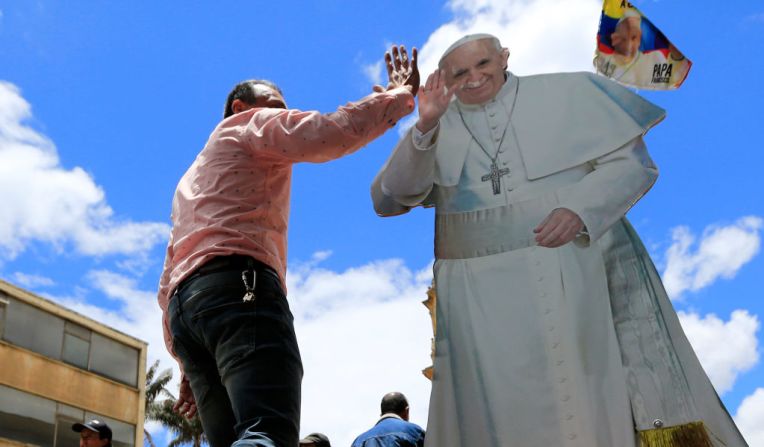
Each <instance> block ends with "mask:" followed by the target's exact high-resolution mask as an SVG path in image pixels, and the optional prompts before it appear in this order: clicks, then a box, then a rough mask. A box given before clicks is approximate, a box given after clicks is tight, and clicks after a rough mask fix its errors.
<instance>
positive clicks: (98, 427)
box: [72, 419, 112, 447]
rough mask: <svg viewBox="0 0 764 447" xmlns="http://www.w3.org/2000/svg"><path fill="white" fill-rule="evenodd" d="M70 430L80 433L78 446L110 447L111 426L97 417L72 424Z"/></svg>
mask: <svg viewBox="0 0 764 447" xmlns="http://www.w3.org/2000/svg"><path fill="white" fill-rule="evenodd" d="M72 431H74V432H77V433H79V434H80V447H111V436H112V434H111V428H109V426H108V425H107V424H106V422H103V421H101V420H98V419H93V420H92V421H88V422H85V423H79V422H78V423H76V424H72Z"/></svg>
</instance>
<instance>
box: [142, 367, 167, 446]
mask: <svg viewBox="0 0 764 447" xmlns="http://www.w3.org/2000/svg"><path fill="white" fill-rule="evenodd" d="M158 369H159V360H157V361H156V362H154V364H153V365H151V367H150V368H149V370H148V371H146V407H145V417H146V420H147V421H156V420H157V419H156V418H155V417H154V416H155V415H156V414H157V412H158V411H159V410H160V408H161V402H157V398H159V397H160V396H164V397H165V398H167V399H174V397H173V395H172V393H170V391H168V390H167V388H166V386H167V384H168V383H169V382H170V380H171V379H172V370H171V369H169V368H168V369H165V370H164V371H162V372H160V373H159V375H157V370H158ZM154 376H156V377H154ZM143 436H144V438H146V441H148V443H149V446H151V447H156V446H155V445H154V440H153V439H152V438H151V433H149V432H148V430H146V428H145V426H144V429H143Z"/></svg>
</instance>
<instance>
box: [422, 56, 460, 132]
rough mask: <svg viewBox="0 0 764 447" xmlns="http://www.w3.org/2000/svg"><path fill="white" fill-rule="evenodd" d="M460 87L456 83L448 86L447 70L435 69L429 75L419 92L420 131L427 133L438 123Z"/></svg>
mask: <svg viewBox="0 0 764 447" xmlns="http://www.w3.org/2000/svg"><path fill="white" fill-rule="evenodd" d="M458 87H459V84H454V85H452V86H451V88H448V89H447V88H446V72H445V71H443V70H435V71H434V72H432V73H431V74H430V76H427V82H426V83H425V84H424V87H422V89H421V91H420V92H419V120H418V121H417V123H416V127H417V129H419V131H420V132H422V133H426V132H428V131H430V130H431V129H432V128H434V127H435V126H436V125H437V124H438V120H440V117H441V116H443V114H444V113H446V110H447V109H448V104H449V103H450V102H451V98H452V97H453V96H454V92H455V91H456V89H457V88H458Z"/></svg>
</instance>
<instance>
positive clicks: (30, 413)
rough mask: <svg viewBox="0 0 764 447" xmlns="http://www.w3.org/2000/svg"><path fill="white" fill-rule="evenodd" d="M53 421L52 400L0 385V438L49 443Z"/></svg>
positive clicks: (54, 415) (53, 403)
mask: <svg viewBox="0 0 764 447" xmlns="http://www.w3.org/2000/svg"><path fill="white" fill-rule="evenodd" d="M55 420H56V403H55V402H54V401H52V400H48V399H44V398H42V397H38V396H34V395H32V394H28V393H25V392H23V391H18V390H15V389H13V388H9V387H6V386H2V385H0V439H2V438H5V439H10V440H12V441H17V442H20V443H24V444H34V445H41V446H45V445H51V441H52V440H53V433H54V431H55ZM75 445H78V444H75Z"/></svg>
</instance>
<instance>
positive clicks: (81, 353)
mask: <svg viewBox="0 0 764 447" xmlns="http://www.w3.org/2000/svg"><path fill="white" fill-rule="evenodd" d="M146 348H147V345H146V343H145V342H143V341H141V340H138V339H136V338H133V337H130V336H128V335H125V334H123V333H121V332H118V331H116V330H114V329H112V328H110V327H107V326H105V325H103V324H101V323H98V322H97V321H95V320H92V319H90V318H88V317H86V316H83V315H80V314H78V313H76V312H73V311H71V310H68V309H65V308H63V307H61V306H59V305H58V304H55V303H53V302H51V301H49V300H46V299H44V298H41V297H39V296H36V295H34V294H32V293H30V292H28V291H25V290H23V289H20V288H18V287H16V286H14V285H12V284H9V283H7V282H4V281H2V280H0V447H9V446H13V447H17V446H24V445H26V446H28V445H35V446H51V447H73V446H78V445H79V435H78V434H77V433H74V432H73V431H72V430H71V426H72V424H73V423H75V422H82V421H86V420H90V419H96V418H97V419H101V420H103V421H105V422H106V423H107V424H109V426H110V427H111V428H112V431H113V432H114V436H113V441H112V444H113V445H114V447H142V446H143V419H144V402H145V391H146V390H145V388H146Z"/></svg>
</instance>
